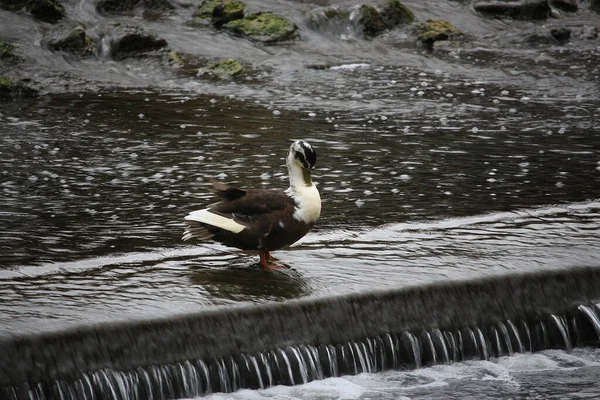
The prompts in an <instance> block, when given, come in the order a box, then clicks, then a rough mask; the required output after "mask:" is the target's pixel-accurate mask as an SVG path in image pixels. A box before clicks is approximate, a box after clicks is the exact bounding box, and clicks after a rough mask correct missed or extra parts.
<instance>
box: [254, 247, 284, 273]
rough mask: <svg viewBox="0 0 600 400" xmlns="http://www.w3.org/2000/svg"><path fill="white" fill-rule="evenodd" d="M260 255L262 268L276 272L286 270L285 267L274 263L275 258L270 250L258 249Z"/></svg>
mask: <svg viewBox="0 0 600 400" xmlns="http://www.w3.org/2000/svg"><path fill="white" fill-rule="evenodd" d="M258 254H259V255H260V267H261V268H264V269H267V270H269V271H276V270H278V269H282V268H285V266H283V265H280V264H278V263H276V262H275V261H273V257H271V254H270V253H269V251H268V250H265V249H258Z"/></svg>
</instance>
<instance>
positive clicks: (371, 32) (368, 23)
mask: <svg viewBox="0 0 600 400" xmlns="http://www.w3.org/2000/svg"><path fill="white" fill-rule="evenodd" d="M358 13H359V15H358V23H359V24H360V25H361V26H362V29H363V34H364V35H365V36H367V37H374V36H377V35H379V34H380V33H381V32H383V31H385V30H386V29H387V28H388V25H387V24H386V22H385V21H384V19H383V17H382V16H381V14H380V13H379V11H378V10H377V9H376V8H375V7H373V6H370V5H367V4H365V5H363V6H361V7H360V9H359V10H358Z"/></svg>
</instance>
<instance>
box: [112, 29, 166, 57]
mask: <svg viewBox="0 0 600 400" xmlns="http://www.w3.org/2000/svg"><path fill="white" fill-rule="evenodd" d="M166 46H167V41H166V40H165V39H162V38H159V37H157V36H156V35H154V34H150V33H147V32H145V31H143V30H141V29H131V28H126V32H125V33H124V34H123V35H122V36H120V37H118V38H116V39H113V40H112V41H111V46H110V54H111V55H112V57H113V58H114V59H115V60H122V59H124V58H127V57H134V56H138V55H141V54H144V53H148V52H150V51H154V50H159V49H162V48H163V47H166Z"/></svg>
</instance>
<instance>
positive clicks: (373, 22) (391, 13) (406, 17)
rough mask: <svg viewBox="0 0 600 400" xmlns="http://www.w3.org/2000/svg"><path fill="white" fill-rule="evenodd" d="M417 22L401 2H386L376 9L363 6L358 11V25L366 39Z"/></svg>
mask: <svg viewBox="0 0 600 400" xmlns="http://www.w3.org/2000/svg"><path fill="white" fill-rule="evenodd" d="M414 20H415V16H414V14H413V13H412V11H410V9H409V8H408V7H406V6H405V5H404V4H402V3H400V1H399V0H386V2H385V3H384V4H382V5H378V6H376V7H374V6H371V5H367V4H365V5H363V6H361V7H360V8H359V10H358V24H359V26H360V27H361V28H362V31H363V34H364V35H365V36H366V37H375V36H377V35H379V34H381V33H382V32H384V31H386V30H388V29H392V28H395V27H397V26H399V25H406V24H409V23H411V22H413V21H414Z"/></svg>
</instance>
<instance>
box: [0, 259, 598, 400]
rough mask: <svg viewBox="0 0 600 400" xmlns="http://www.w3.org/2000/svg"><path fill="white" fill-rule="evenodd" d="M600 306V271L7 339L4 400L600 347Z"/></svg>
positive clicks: (176, 391) (95, 395)
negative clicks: (588, 346) (546, 350)
mask: <svg viewBox="0 0 600 400" xmlns="http://www.w3.org/2000/svg"><path fill="white" fill-rule="evenodd" d="M565 278H568V279H565ZM558 292H560V295H557V294H556V293H558ZM544 293H552V294H553V295H552V296H551V297H546V296H544ZM599 299H600V271H597V270H594V269H593V268H589V269H574V270H570V271H560V272H558V271H555V272H546V273H538V274H529V275H522V276H518V277H517V276H510V277H496V278H488V279H485V280H478V281H468V282H453V283H448V284H436V285H430V286H426V287H419V288H408V289H402V290H395V291H388V292H381V293H368V294H359V295H352V296H341V297H335V298H327V299H310V300H308V299H307V300H302V301H290V302H285V303H278V304H273V305H266V306H255V307H244V308H241V307H240V308H225V309H221V310H215V311H211V312H205V313H199V314H192V315H186V316H183V317H176V318H172V319H161V320H152V321H140V322H128V323H120V324H117V323H115V324H106V325H98V326H89V327H82V328H78V329H75V330H70V331H63V332H50V333H44V334H39V335H30V336H22V337H10V338H1V339H0V358H1V359H0V361H1V362H0V398H2V399H50V398H52V399H65V400H66V399H82V398H86V399H171V398H182V397H194V396H198V395H202V394H208V393H213V392H233V391H236V390H238V389H241V388H251V389H257V388H266V387H269V386H273V385H295V384H301V383H306V382H310V381H313V380H317V379H324V378H327V377H332V376H342V375H346V374H359V373H363V372H379V371H384V370H389V369H412V368H420V367H422V366H426V365H433V364H439V363H444V364H449V363H454V362H459V361H463V360H471V359H480V360H488V359H490V358H493V357H499V356H507V355H512V354H514V353H516V352H520V353H522V352H534V351H539V350H543V349H549V348H561V349H571V348H573V347H576V346H583V345H594V346H598V345H599V344H600V309H599V307H598V301H599ZM467 300H468V301H469V302H467ZM574 304H575V306H573V305H574Z"/></svg>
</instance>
